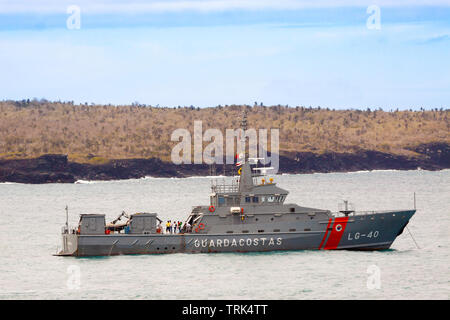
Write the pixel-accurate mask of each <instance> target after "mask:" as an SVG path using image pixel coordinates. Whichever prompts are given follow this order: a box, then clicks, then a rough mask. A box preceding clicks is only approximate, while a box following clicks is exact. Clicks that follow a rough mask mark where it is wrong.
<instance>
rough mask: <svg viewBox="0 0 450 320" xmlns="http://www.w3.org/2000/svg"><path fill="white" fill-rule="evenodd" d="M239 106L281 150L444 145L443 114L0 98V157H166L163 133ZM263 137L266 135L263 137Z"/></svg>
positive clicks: (228, 117)
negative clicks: (276, 135)
mask: <svg viewBox="0 0 450 320" xmlns="http://www.w3.org/2000/svg"><path fill="white" fill-rule="evenodd" d="M243 108H249V109H251V112H249V114H248V122H249V127H251V128H255V129H259V128H279V129H280V153H281V154H285V155H289V154H290V153H292V152H298V151H303V152H304V151H309V152H313V153H324V152H340V153H342V152H347V153H353V152H356V151H358V150H361V149H364V150H376V151H382V152H386V153H391V154H398V155H410V156H414V155H415V154H414V152H412V151H410V150H409V149H410V148H413V147H415V146H417V145H420V144H423V143H430V142H445V143H449V144H450V134H449V132H450V122H449V111H450V110H448V109H446V110H442V109H440V110H438V109H434V110H431V111H423V110H421V111H411V110H410V111H391V112H385V111H382V110H374V111H371V110H370V109H367V110H365V111H361V110H329V109H321V108H306V107H285V106H272V107H266V106H260V105H256V103H255V106H253V107H250V106H236V105H233V106H225V107H222V106H218V107H215V108H195V107H177V108H159V107H151V106H143V105H139V104H133V105H126V106H125V105H124V106H112V105H87V104H84V105H74V104H73V103H71V102H48V101H45V100H39V101H38V100H32V101H30V100H22V101H3V102H0V158H2V159H18V158H32V157H37V156H39V155H43V154H51V153H60V154H68V155H69V160H71V161H75V162H81V163H93V164H94V163H97V164H102V163H106V162H108V160H109V159H125V158H149V157H158V158H160V159H162V160H169V159H170V153H171V150H172V147H173V146H174V145H175V144H176V142H171V141H170V135H171V133H172V132H173V130H175V129H177V128H186V129H188V130H189V131H190V132H191V133H192V132H193V124H194V120H203V130H206V129H208V128H218V129H221V130H222V132H224V133H225V129H229V128H238V127H239V123H240V120H241V113H242V110H243ZM269 140H270V139H269Z"/></svg>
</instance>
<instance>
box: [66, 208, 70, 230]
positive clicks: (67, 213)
mask: <svg viewBox="0 0 450 320" xmlns="http://www.w3.org/2000/svg"><path fill="white" fill-rule="evenodd" d="M66 232H67V233H69V207H68V206H67V204H66Z"/></svg>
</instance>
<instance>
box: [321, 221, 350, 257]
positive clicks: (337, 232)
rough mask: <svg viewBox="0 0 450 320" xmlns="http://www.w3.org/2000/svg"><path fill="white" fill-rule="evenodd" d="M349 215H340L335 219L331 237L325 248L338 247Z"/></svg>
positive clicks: (332, 248)
mask: <svg viewBox="0 0 450 320" xmlns="http://www.w3.org/2000/svg"><path fill="white" fill-rule="evenodd" d="M347 221H348V217H339V218H336V219H334V223H333V228H332V229H331V234H330V237H329V238H328V241H327V243H326V244H325V247H324V248H323V249H324V250H334V249H336V248H337V247H338V245H339V242H340V241H341V238H342V235H343V234H344V231H345V227H346V226H347Z"/></svg>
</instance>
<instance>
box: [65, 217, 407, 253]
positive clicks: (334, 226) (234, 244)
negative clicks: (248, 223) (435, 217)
mask: <svg viewBox="0 0 450 320" xmlns="http://www.w3.org/2000/svg"><path fill="white" fill-rule="evenodd" d="M414 213H415V210H406V211H391V212H386V213H377V214H367V215H356V216H349V217H336V218H330V219H328V220H323V221H317V222H316V228H313V227H312V225H311V224H310V225H308V228H305V229H306V230H307V231H295V232H264V233H232V234H210V233H206V234H202V233H185V234H139V235H133V234H111V235H74V234H63V247H64V249H63V250H62V251H61V252H60V253H59V254H58V255H61V256H113V255H126V254H166V253H214V252H265V251H285V250H385V249H388V248H389V247H390V246H391V245H392V243H393V242H394V240H395V239H396V237H397V236H398V235H399V234H401V233H402V231H403V229H404V228H405V226H406V225H407V224H408V222H409V220H410V218H411V217H412V216H413V215H414ZM297 227H298V226H297ZM296 230H301V229H300V228H297V229H296Z"/></svg>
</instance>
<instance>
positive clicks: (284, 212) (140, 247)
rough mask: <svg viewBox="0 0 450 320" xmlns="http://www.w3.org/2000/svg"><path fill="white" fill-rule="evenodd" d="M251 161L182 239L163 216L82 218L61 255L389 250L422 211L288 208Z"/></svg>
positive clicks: (216, 191) (196, 215) (66, 232)
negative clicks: (166, 228)
mask: <svg viewBox="0 0 450 320" xmlns="http://www.w3.org/2000/svg"><path fill="white" fill-rule="evenodd" d="M243 123H246V121H245V120H244V121H243ZM244 129H245V127H244ZM244 158H246V156H244ZM247 160H248V161H247ZM251 160H252V159H244V163H243V164H242V166H241V169H240V175H239V176H238V178H237V180H236V178H233V182H232V183H231V184H225V183H218V182H217V181H215V182H214V181H213V183H212V186H211V189H212V193H211V195H210V199H209V201H210V203H209V205H203V206H196V207H194V208H193V210H192V212H191V214H190V215H189V216H188V218H187V220H186V221H185V223H184V224H183V227H182V229H181V231H180V232H179V233H176V234H172V233H169V234H164V233H162V230H161V229H160V228H158V223H161V222H162V221H161V220H160V219H159V218H158V216H157V214H156V213H135V214H132V215H127V214H125V213H124V212H123V213H122V214H121V215H120V216H119V217H118V218H117V219H115V220H114V221H112V222H111V223H108V224H107V223H105V215H104V214H81V215H80V220H79V224H78V226H77V227H76V228H69V226H68V223H67V222H66V225H65V226H64V227H63V228H62V249H61V250H60V251H59V252H58V253H57V254H56V255H59V256H109V255H123V254H160V253H212V252H254V251H276V250H334V249H347V250H384V249H388V248H389V247H390V246H391V245H392V243H393V242H394V240H395V239H396V237H397V236H399V235H400V234H401V233H402V232H403V229H404V228H405V227H406V225H407V224H408V222H409V220H410V219H411V217H412V216H413V215H414V213H415V212H416V210H390V211H378V212H376V211H372V212H356V211H354V210H351V209H350V208H349V206H348V203H347V202H344V203H345V206H344V207H343V208H342V210H340V211H339V212H336V213H333V212H331V211H330V210H322V209H315V208H307V207H302V206H299V205H297V204H292V203H285V199H286V197H287V196H288V193H289V192H288V191H286V190H284V189H282V188H280V187H279V186H277V185H276V183H274V182H273V179H267V178H266V177H265V175H264V174H263V172H262V171H263V170H258V169H261V168H255V167H254V166H255V165H257V162H258V159H256V161H253V163H252V161H251ZM253 160H255V159H253ZM255 169H256V170H255ZM66 209H67V208H66ZM122 218H125V219H126V220H125V221H122V220H121V219H122Z"/></svg>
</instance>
